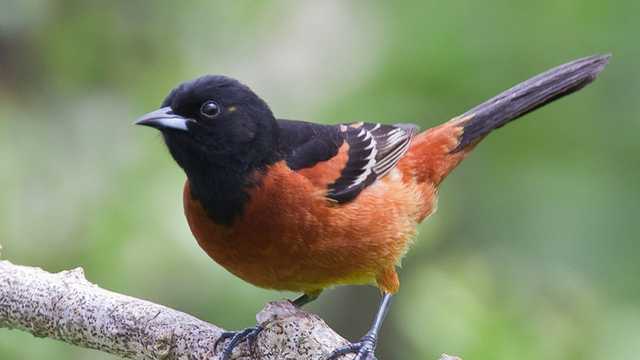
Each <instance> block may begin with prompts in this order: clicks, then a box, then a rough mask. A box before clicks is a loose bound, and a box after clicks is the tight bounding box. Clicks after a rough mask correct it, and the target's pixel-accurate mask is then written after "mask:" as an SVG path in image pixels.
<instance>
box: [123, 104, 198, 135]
mask: <svg viewBox="0 0 640 360" xmlns="http://www.w3.org/2000/svg"><path fill="white" fill-rule="evenodd" d="M189 121H193V120H190V119H186V118H183V117H182V116H180V115H176V114H174V113H173V110H172V109H171V107H170V106H166V107H163V108H160V109H158V110H156V111H152V112H150V113H147V114H145V115H143V116H142V117H140V118H138V120H136V122H134V124H135V125H145V126H151V127H152V128H156V129H158V130H163V129H175V130H182V131H189V128H188V127H187V123H188V122H189Z"/></svg>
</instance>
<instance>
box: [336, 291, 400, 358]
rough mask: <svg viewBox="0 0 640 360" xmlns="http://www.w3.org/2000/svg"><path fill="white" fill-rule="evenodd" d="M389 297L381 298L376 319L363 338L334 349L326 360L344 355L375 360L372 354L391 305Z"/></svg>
mask: <svg viewBox="0 0 640 360" xmlns="http://www.w3.org/2000/svg"><path fill="white" fill-rule="evenodd" d="M391 296H392V295H391V294H389V293H384V295H383V296H382V301H380V306H379V307H378V313H377V314H376V318H375V319H374V320H373V325H371V329H369V331H368V332H367V334H366V335H365V336H363V337H362V338H361V339H360V340H359V341H358V342H355V343H352V344H349V345H346V346H343V347H340V348H337V349H335V350H334V351H333V352H332V353H331V355H329V357H328V358H327V359H326V360H334V359H337V358H339V357H340V356H342V355H346V354H356V357H355V358H354V360H371V359H375V356H374V352H375V349H376V343H377V341H378V332H379V331H380V327H381V326H382V322H383V321H384V317H385V316H386V315H387V311H388V310H389V306H390V305H391Z"/></svg>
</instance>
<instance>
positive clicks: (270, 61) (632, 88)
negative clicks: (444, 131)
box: [0, 0, 640, 360]
mask: <svg viewBox="0 0 640 360" xmlns="http://www.w3.org/2000/svg"><path fill="white" fill-rule="evenodd" d="M639 13H640V3H639V2H637V1H634V0H626V1H623V0H620V1H611V2H602V1H596V0H592V1H555V0H541V1H534V2H531V1H528V2H523V1H517V2H514V1H507V0H494V1H483V2H478V1H472V0H467V1H448V2H444V1H418V0H415V1H405V2H402V4H400V2H382V1H380V2H373V1H372V2H365V1H356V2H346V1H293V0H291V1H278V2H255V1H248V0H246V1H234V2H217V1H205V0H199V1H190V2H179V1H166V2H148V1H140V0H132V1H110V2H105V1H94V0H76V1H47V0H29V1H18V0H15V1H14V0H0V188H1V189H2V190H1V191H0V243H1V244H2V246H3V249H2V257H3V258H5V259H10V260H11V261H13V262H15V263H19V264H24V265H34V266H41V267H43V268H45V269H46V270H49V271H60V270H63V269H69V268H72V267H75V266H82V267H84V269H85V271H86V273H87V276H88V278H89V279H90V280H91V281H94V282H96V283H98V284H100V285H101V286H103V287H106V288H108V289H112V290H114V291H118V292H123V293H127V294H130V295H133V296H137V297H141V298H145V299H149V300H152V301H155V302H158V303H161V304H164V305H167V306H170V307H174V308H177V309H180V310H183V311H186V312H189V313H192V314H194V315H196V316H198V317H200V318H203V319H206V320H209V321H212V322H214V323H217V324H219V325H222V326H224V327H225V328H228V329H235V328H241V327H246V326H249V325H252V324H253V323H254V315H255V313H256V312H257V311H258V310H259V309H260V308H261V307H262V305H263V304H264V303H265V302H267V301H269V300H273V299H278V298H283V297H293V296H294V295H295V294H288V293H278V292H274V291H267V290H262V289H258V288H255V287H253V286H251V285H249V284H246V283H243V282H242V281H240V280H238V279H236V278H234V277H233V276H231V275H230V274H229V273H227V272H226V271H224V270H223V269H222V268H220V267H219V266H218V265H216V264H214V263H213V262H212V261H211V260H209V258H207V257H206V256H205V255H204V253H203V252H202V251H201V250H200V249H199V248H198V247H197V245H196V243H195V241H194V240H193V238H192V236H191V234H190V232H189V230H188V228H187V225H186V222H185V219H184V218H183V215H182V211H181V207H182V205H181V188H182V184H183V181H184V175H183V173H182V172H181V170H180V169H179V168H178V167H177V166H176V165H175V164H174V163H173V161H172V160H171V159H170V157H169V155H168V153H167V151H166V149H165V147H164V145H163V143H162V141H161V138H160V136H159V135H158V134H157V133H156V132H154V131H151V130H149V129H147V128H141V127H134V126H132V125H131V123H132V121H133V120H134V119H135V118H136V117H137V116H139V115H140V114H142V113H145V112H147V111H149V110H152V109H154V108H156V107H157V106H158V105H159V103H160V102H161V100H162V99H163V97H164V96H165V94H166V93H167V92H168V91H169V90H170V89H171V88H172V87H173V86H174V85H176V84H177V83H178V82H180V81H183V80H186V79H190V78H194V77H196V76H199V75H201V74H204V73H216V74H227V75H231V76H234V77H237V78H239V79H242V80H243V81H244V82H245V83H247V84H249V85H250V86H251V87H253V88H254V90H256V91H257V92H258V93H259V94H261V95H262V96H263V98H265V99H266V100H267V101H268V102H269V103H270V104H271V105H272V108H273V110H274V112H275V113H276V114H277V115H279V116H280V117H285V118H292V119H305V120H314V121H320V122H349V121H360V120H365V121H380V122H416V123H418V124H420V125H421V126H422V128H428V127H430V126H433V125H436V124H438V123H440V122H443V121H445V120H447V119H449V118H451V117H452V116H454V115H457V114H459V113H462V112H464V111H465V110H467V109H468V108H470V107H472V106H474V105H476V104H477V103H479V102H481V101H484V100H485V99H487V98H489V97H491V96H493V95H495V94H497V93H498V92H500V91H502V90H504V89H506V88H507V87H509V86H511V85H513V84H515V83H517V82H519V81H521V80H524V79H526V78H528V77H529V76H532V75H534V74H536V73H538V72H541V71H543V70H546V69H547V68H549V67H551V66H555V65H558V64H560V63H563V62H565V61H569V60H571V59H573V58H577V57H581V56H585V55H589V54H593V53H603V52H613V54H614V57H613V59H612V62H611V64H610V66H609V67H608V68H607V69H606V71H605V72H604V73H603V74H602V76H601V77H600V79H599V80H598V81H597V82H596V83H595V84H593V85H592V86H590V87H588V88H587V89H585V90H584V91H582V92H580V93H578V94H576V95H573V96H571V97H570V98H567V99H563V100H561V101H559V102H557V103H554V104H553V105H552V106H549V107H546V108H544V109H542V110H540V111H537V112H535V113H534V114H532V115H529V116H527V117H526V118H525V119H523V120H521V121H518V122H517V123H514V124H512V125H510V126H507V127H506V128H504V129H501V130H499V131H498V132H497V133H494V134H493V135H492V136H491V137H490V138H488V139H487V140H486V141H485V142H484V143H483V144H482V145H481V146H480V147H478V148H477V150H476V151H475V153H474V154H473V155H472V156H471V157H470V158H469V159H468V160H467V161H466V162H465V163H463V165H462V166H461V167H460V168H459V169H458V170H456V171H455V172H454V173H453V174H452V175H451V176H450V177H449V178H448V179H447V181H446V182H445V183H444V185H443V187H442V189H441V197H440V206H439V212H438V213H437V214H436V215H434V216H433V217H432V218H430V219H429V220H428V221H426V222H425V223H424V224H422V225H421V226H420V233H419V237H418V239H417V240H416V242H415V245H414V246H413V249H412V251H411V252H410V253H409V255H408V256H407V257H406V258H405V260H404V262H403V268H402V270H401V282H402V287H401V292H400V293H399V295H398V296H397V298H396V300H395V303H394V306H393V307H392V309H391V312H390V314H389V318H388V321H387V323H386V324H385V326H384V328H383V331H382V339H381V342H380V344H379V351H378V355H379V357H380V358H381V359H400V360H402V359H436V358H437V356H439V354H440V353H442V352H448V353H453V354H457V355H460V356H462V357H463V358H465V359H466V360H473V359H496V360H497V359H514V358H516V359H521V360H526V359H532V360H533V359H536V360H538V359H546V360H554V359H563V360H564V359H581V360H588V359H602V358H606V359H609V360H613V359H632V358H637V356H638V353H640V281H639V279H640V263H639V260H638V252H639V250H640V239H639V236H638V233H639V232H640V223H639V221H638V216H639V215H640V185H639V183H640V181H639V179H640V156H639V153H640V141H639V140H638V138H639V136H638V134H640V116H639V115H640V101H638V100H639V95H638V94H640V45H639V43H638V38H637V37H638V34H639V33H640V25H639V23H638V18H637V17H638V14H639ZM377 302H378V295H377V291H376V290H375V289H374V288H371V287H342V288H336V289H333V290H330V291H326V292H325V294H324V295H323V296H322V297H321V298H320V299H319V300H318V301H317V302H316V303H314V304H312V305H311V306H310V307H309V309H310V310H311V311H313V312H315V313H317V314H320V315H321V316H322V317H323V318H324V319H325V320H326V321H327V322H328V323H329V324H330V325H331V326H332V327H333V328H334V329H336V330H337V331H339V332H340V333H341V334H343V335H344V336H346V337H348V338H350V339H357V338H358V337H360V336H361V335H362V334H363V333H364V332H365V331H366V329H367V328H368V326H369V324H370V322H371V319H372V317H373V313H374V310H375V307H376V306H377ZM43 358H47V359H74V360H80V359H99V360H100V359H113V357H111V356H109V355H105V354H102V353H99V352H95V351H91V350H84V349H79V348H75V347H72V346H69V345H66V344H62V343H58V342H55V341H52V340H46V339H36V338H33V337H31V336H30V335H27V334H25V333H22V332H18V331H9V330H5V329H0V359H3V360H5V359H6V360H13V359H21V360H22V359H24V360H29V359H43Z"/></svg>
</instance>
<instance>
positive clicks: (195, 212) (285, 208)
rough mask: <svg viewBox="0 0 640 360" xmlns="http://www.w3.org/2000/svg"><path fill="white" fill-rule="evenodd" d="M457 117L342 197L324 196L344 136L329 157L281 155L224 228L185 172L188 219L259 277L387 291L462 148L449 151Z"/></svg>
mask: <svg viewBox="0 0 640 360" xmlns="http://www.w3.org/2000/svg"><path fill="white" fill-rule="evenodd" d="M459 125H460V124H459V121H451V122H449V123H446V124H444V125H441V126H439V127H436V128H433V129H430V130H428V131H425V132H423V133H421V134H419V135H418V136H416V138H415V139H414V141H413V143H412V145H411V147H410V149H409V151H408V152H407V154H406V155H405V157H404V158H403V159H402V160H400V162H399V163H398V165H397V167H396V168H395V169H394V170H392V171H391V172H390V173H389V174H387V175H386V176H385V177H383V178H382V179H379V180H378V181H377V182H375V183H374V184H372V185H371V186H369V187H367V188H366V189H365V190H364V191H363V192H362V193H361V194H360V195H359V196H358V197H357V198H356V199H355V200H353V201H351V202H348V203H346V204H337V203H332V202H330V201H328V200H327V198H326V197H325V193H326V187H327V185H328V184H330V183H332V182H333V181H334V180H335V179H336V178H337V177H338V176H339V174H340V170H341V169H342V167H344V165H345V163H346V161H347V151H348V147H347V146H346V145H343V147H342V148H340V150H339V153H338V155H337V156H336V157H334V158H332V159H331V160H329V161H326V162H322V163H319V164H317V165H316V166H314V167H312V168H307V169H304V170H301V171H298V172H294V171H292V170H291V169H289V168H288V167H287V165H286V163H284V162H279V163H276V164H274V165H272V166H271V167H270V168H269V169H268V171H267V172H266V175H264V176H263V177H261V178H260V180H259V183H260V185H259V186H257V187H255V188H254V189H253V190H252V191H251V192H250V201H249V203H248V204H247V206H246V208H245V211H244V212H243V214H242V216H241V217H240V218H239V219H238V220H237V221H236V223H234V225H233V226H232V227H230V228H229V227H225V226H219V225H216V224H215V223H213V222H212V221H211V220H210V219H209V218H208V217H207V215H206V214H205V212H204V210H203V208H202V206H201V205H200V203H199V202H198V201H196V200H194V199H192V198H191V193H190V190H189V183H188V182H187V183H186V184H185V188H184V206H185V212H186V215H187V220H188V222H189V226H190V227H191V230H192V232H193V234H194V236H195V237H196V239H197V240H198V243H199V244H200V246H201V247H202V248H203V249H204V250H205V251H206V252H207V254H208V255H209V256H210V257H211V258H213V259H214V260H215V261H216V262H218V263H219V264H221V265H222V266H224V267H225V268H226V269H227V270H229V271H230V272H232V273H233V274H235V275H237V276H238V277H240V278H242V279H244V280H245V281H247V282H250V283H252V284H254V285H257V286H260V287H264V288H270V289H278V290H290V291H299V292H305V293H312V292H316V291H318V290H322V289H324V288H326V287H330V286H333V285H342V284H376V285H377V286H378V287H379V288H380V289H381V290H383V291H386V292H390V293H395V292H396V291H398V288H399V286H400V284H399V281H398V277H397V274H396V271H395V268H396V266H397V265H398V264H399V262H400V260H401V258H402V256H403V255H404V254H405V253H406V251H407V250H408V247H409V244H410V243H411V240H412V239H413V237H414V235H415V228H416V225H417V224H418V223H419V222H421V221H422V220H423V219H424V218H426V217H427V216H428V215H430V214H431V213H432V212H433V211H434V205H435V202H436V199H437V188H438V185H439V184H440V182H441V181H442V180H443V179H444V177H445V176H446V175H447V174H448V173H449V172H450V171H451V170H453V168H455V166H456V165H457V164H458V163H459V162H460V161H461V160H462V159H463V158H464V156H465V155H466V154H467V153H468V150H469V149H466V150H465V151H462V152H459V153H456V154H449V152H450V151H451V149H453V148H455V146H456V145H457V143H458V138H459V136H460V135H461V133H462V130H461V127H460V126H459Z"/></svg>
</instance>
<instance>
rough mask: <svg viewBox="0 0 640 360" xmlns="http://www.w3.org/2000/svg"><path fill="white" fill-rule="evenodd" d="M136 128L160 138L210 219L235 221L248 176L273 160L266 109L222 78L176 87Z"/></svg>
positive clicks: (273, 138) (273, 131)
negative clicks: (148, 128) (147, 129)
mask: <svg viewBox="0 0 640 360" xmlns="http://www.w3.org/2000/svg"><path fill="white" fill-rule="evenodd" d="M136 124H139V125H146V126H151V127H153V128H156V129H158V130H160V131H161V132H162V135H163V137H164V140H165V142H166V144H167V147H168V148H169V151H170V152H171V155H172V156H173V158H174V159H175V160H176V162H177V163H178V164H179V165H180V166H181V167H182V168H183V169H184V171H185V172H186V173H187V176H188V178H189V182H190V183H191V189H192V194H193V195H194V196H195V197H196V198H198V199H200V200H201V201H202V202H203V203H204V205H205V208H206V209H207V210H208V211H209V213H210V215H212V216H213V217H214V218H215V217H218V218H223V217H228V216H231V215H230V213H234V214H235V215H237V212H239V211H241V208H242V204H243V203H244V200H246V199H245V198H246V194H245V190H246V187H248V186H249V185H250V184H249V182H250V179H249V176H250V175H251V174H252V173H254V172H255V171H256V170H259V169H261V168H264V167H265V166H266V165H268V164H271V163H273V162H274V161H275V159H276V149H277V148H278V146H277V140H278V127H277V123H276V120H275V118H274V116H273V114H272V112H271V110H270V109H269V106H267V104H266V103H265V102H264V101H263V100H262V99H260V98H259V97H258V96H257V95H256V94H255V93H254V92H253V91H251V89H249V87H247V86H245V85H243V84H241V83H240V82H238V81H237V80H234V79H231V78H228V77H225V76H211V75H207V76H203V77H200V78H198V79H195V80H192V81H188V82H185V83H182V84H180V85H179V86H178V87H176V88H175V89H173V90H172V91H171V92H170V93H169V95H168V96H167V98H166V99H165V100H164V101H163V102H162V105H161V108H160V109H159V110H156V111H153V112H151V113H148V114H146V115H145V116H143V117H141V118H140V119H138V121H137V122H136ZM229 197H231V199H230V198H229ZM241 198H242V199H241ZM241 200H242V201H241ZM221 206H222V207H224V209H215V208H216V207H218V208H219V207H221ZM229 206H231V207H233V209H232V210H229V209H228V207H229ZM228 221H230V220H229V219H226V218H225V219H224V221H221V222H228Z"/></svg>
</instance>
